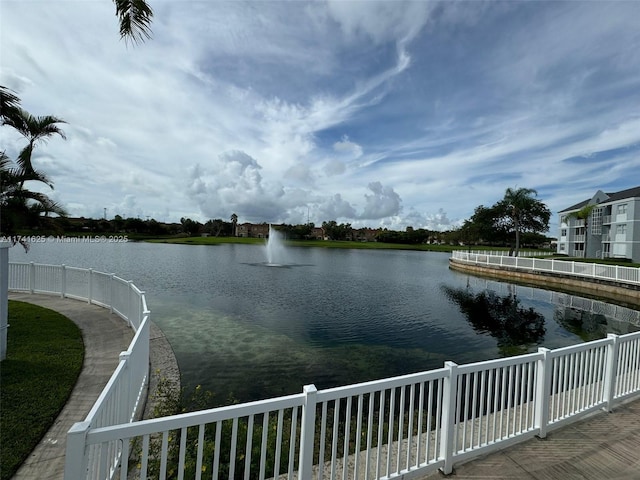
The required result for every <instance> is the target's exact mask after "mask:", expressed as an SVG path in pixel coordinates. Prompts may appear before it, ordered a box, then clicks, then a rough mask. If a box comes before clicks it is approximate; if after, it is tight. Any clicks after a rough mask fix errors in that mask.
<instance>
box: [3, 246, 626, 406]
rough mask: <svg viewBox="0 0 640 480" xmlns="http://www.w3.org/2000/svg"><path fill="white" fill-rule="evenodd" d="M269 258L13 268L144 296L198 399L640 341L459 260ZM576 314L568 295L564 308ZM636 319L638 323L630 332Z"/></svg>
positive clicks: (40, 249)
mask: <svg viewBox="0 0 640 480" xmlns="http://www.w3.org/2000/svg"><path fill="white" fill-rule="evenodd" d="M287 254H288V255H289V259H288V261H287V264H288V266H286V267H285V268H277V267H268V266H265V265H264V262H265V261H266V257H265V250H264V248H263V247H259V246H248V245H219V246H182V245H163V244H148V243H127V244H62V243H54V242H52V241H49V242H47V243H45V244H34V245H33V246H32V248H31V251H30V252H29V253H28V254H25V253H23V252H22V251H21V250H19V249H18V248H12V249H11V251H10V260H11V261H15V262H28V261H33V262H36V263H50V264H66V265H73V266H79V267H92V268H95V269H96V270H100V271H103V272H113V273H116V274H118V276H120V277H123V278H125V279H127V280H133V281H134V283H135V284H136V285H137V286H138V287H139V288H140V289H142V290H145V291H146V294H147V302H148V304H149V307H150V309H151V311H152V317H153V319H154V321H155V322H156V323H157V324H158V325H159V326H160V327H161V328H162V329H163V331H164V332H165V334H166V335H167V338H168V339H169V341H170V342H171V345H172V346H173V349H174V351H175V353H176V357H177V359H178V363H179V365H180V369H181V372H182V380H183V383H184V385H185V387H186V388H187V390H190V389H193V387H195V385H197V384H201V385H203V387H205V388H206V389H208V390H211V391H213V392H214V393H215V394H216V397H215V402H216V403H218V404H220V403H226V402H227V401H228V399H237V400H241V401H245V400H253V399H258V398H265V397H269V396H274V395H280V394H288V393H296V392H299V391H301V388H302V385H304V384H307V383H314V384H315V385H316V386H317V387H318V388H325V387H330V386H337V385H341V384H348V383H354V382H360V381H365V380H372V379H377V378H384V377H388V376H392V375H397V374H405V373H411V372H416V371H421V370H428V369H432V368H438V367H441V366H442V364H443V362H444V361H445V360H453V361H455V362H458V363H467V362H471V361H478V360H485V359H490V358H496V357H500V356H505V355H511V354H516V353H524V352H528V351H534V350H536V349H537V347H538V346H546V347H548V348H557V347H560V346H565V345H570V344H575V343H579V342H582V341H584V340H591V339H594V338H600V337H603V336H605V335H606V333H608V332H612V333H627V332H628V331H635V330H637V329H638V327H636V326H635V325H634V323H635V324H636V325H637V317H636V316H635V312H629V311H627V312H626V313H625V315H624V316H625V317H628V318H623V319H620V318H618V319H614V318H611V317H605V316H604V315H601V314H598V315H596V314H593V313H588V312H583V311H581V310H577V309H573V308H567V307H564V306H562V305H560V304H559V303H558V298H555V297H557V296H554V295H552V294H551V293H550V292H545V291H542V290H538V289H533V288H528V287H517V288H516V287H514V286H512V285H509V284H504V283H499V282H487V281H485V280H480V279H477V278H475V277H471V276H468V275H465V274H461V273H457V272H453V271H451V270H449V268H448V258H449V255H448V254H440V253H430V252H413V251H377V250H334V249H322V248H289V249H288V250H287ZM561 297H562V298H561V300H562V302H561V303H563V302H564V303H566V296H561ZM629 320H630V321H629Z"/></svg>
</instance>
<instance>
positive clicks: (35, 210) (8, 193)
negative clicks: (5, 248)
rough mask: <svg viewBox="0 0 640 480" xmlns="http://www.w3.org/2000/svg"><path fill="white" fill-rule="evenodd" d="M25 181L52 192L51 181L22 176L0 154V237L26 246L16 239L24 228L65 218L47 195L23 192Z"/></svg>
mask: <svg viewBox="0 0 640 480" xmlns="http://www.w3.org/2000/svg"><path fill="white" fill-rule="evenodd" d="M28 181H36V182H42V183H45V184H47V185H49V187H51V188H52V189H53V185H52V183H51V181H50V180H49V179H48V178H47V177H46V176H45V175H44V174H41V173H38V172H30V173H26V172H24V171H23V170H22V169H21V168H16V167H14V166H13V165H12V162H11V160H10V159H9V157H7V155H5V153H4V152H0V211H1V212H2V216H1V217H0V234H2V235H4V236H6V237H7V238H9V239H10V240H11V241H12V242H13V243H14V244H15V243H20V244H22V246H23V247H25V249H26V248H28V245H27V244H26V243H25V242H24V241H22V239H21V238H20V237H19V236H18V231H19V230H20V229H21V228H24V227H36V226H41V225H42V224H43V223H44V222H45V220H44V219H45V218H47V217H49V215H50V214H56V215H60V216H63V215H66V212H65V210H64V208H62V207H61V206H60V205H59V204H58V203H57V202H55V201H53V200H51V199H50V198H49V197H48V196H47V195H45V194H44V193H40V192H34V191H31V190H28V189H26V188H24V183H25V182H28Z"/></svg>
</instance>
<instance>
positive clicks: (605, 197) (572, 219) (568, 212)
mask: <svg viewBox="0 0 640 480" xmlns="http://www.w3.org/2000/svg"><path fill="white" fill-rule="evenodd" d="M589 205H591V206H593V208H592V210H591V213H590V215H589V216H588V217H587V218H586V219H581V218H578V217H577V216H576V215H577V214H578V212H580V211H583V209H584V207H586V206H589ZM558 215H559V217H560V232H559V235H558V253H561V254H566V255H569V256H571V257H588V258H608V257H612V258H628V259H631V260H632V261H634V262H638V263H640V186H638V187H634V188H629V189H627V190H622V191H620V192H614V193H604V192H603V191H602V190H598V191H597V192H596V194H595V195H594V196H593V197H591V198H590V199H588V200H584V201H582V202H580V203H578V204H576V205H573V206H571V207H568V208H565V209H564V210H561V211H559V212H558Z"/></svg>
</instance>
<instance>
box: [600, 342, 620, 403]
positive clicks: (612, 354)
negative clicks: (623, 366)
mask: <svg viewBox="0 0 640 480" xmlns="http://www.w3.org/2000/svg"><path fill="white" fill-rule="evenodd" d="M607 338H608V339H609V340H610V341H611V343H609V345H607V363H606V364H605V371H604V401H605V407H604V408H605V409H606V410H607V412H611V411H612V410H613V400H614V397H615V395H616V380H617V379H616V372H617V370H618V351H619V350H620V337H619V336H618V335H616V334H615V333H609V334H608V335H607Z"/></svg>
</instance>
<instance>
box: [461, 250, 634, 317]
mask: <svg viewBox="0 0 640 480" xmlns="http://www.w3.org/2000/svg"><path fill="white" fill-rule="evenodd" d="M449 268H451V269H452V270H456V271H460V272H466V273H470V274H472V275H477V276H480V277H490V278H497V279H502V280H510V281H513V282H517V283H524V284H527V285H532V286H536V287H542V288H546V289H552V290H560V291H564V292H569V293H574V294H583V295H589V296H595V297H599V298H602V299H607V300H611V301H614V302H616V303H623V304H625V305H626V306H629V307H631V308H640V286H637V285H630V284H627V283H621V282H612V281H606V280H600V279H595V278H593V279H591V278H581V277H575V276H571V275H563V274H559V273H552V272H541V271H525V270H521V269H516V268H513V267H507V266H500V265H478V264H475V263H467V262H464V261H462V260H458V259H455V258H450V259H449Z"/></svg>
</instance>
